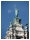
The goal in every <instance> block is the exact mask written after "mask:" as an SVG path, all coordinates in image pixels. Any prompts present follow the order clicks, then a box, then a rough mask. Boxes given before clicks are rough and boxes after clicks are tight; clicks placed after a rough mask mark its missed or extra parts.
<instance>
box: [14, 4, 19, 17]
mask: <svg viewBox="0 0 30 40" xmlns="http://www.w3.org/2000/svg"><path fill="white" fill-rule="evenodd" d="M14 10H15V16H16V17H18V14H19V10H18V8H16V5H15V4H14Z"/></svg>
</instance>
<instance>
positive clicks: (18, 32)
mask: <svg viewBox="0 0 30 40" xmlns="http://www.w3.org/2000/svg"><path fill="white" fill-rule="evenodd" d="M17 11H19V10H16V12H15V13H17V14H16V17H15V18H14V19H13V22H11V23H10V26H9V28H8V31H7V32H6V34H7V35H6V36H5V38H6V39H27V35H28V34H27V33H28V29H27V27H28V26H26V27H25V28H26V29H25V30H24V26H23V24H21V19H20V18H19V17H18V12H17Z"/></svg>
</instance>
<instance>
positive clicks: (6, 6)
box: [1, 1, 29, 39]
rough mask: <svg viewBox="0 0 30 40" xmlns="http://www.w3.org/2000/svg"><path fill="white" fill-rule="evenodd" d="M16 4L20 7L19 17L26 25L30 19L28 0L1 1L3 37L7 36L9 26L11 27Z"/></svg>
mask: <svg viewBox="0 0 30 40" xmlns="http://www.w3.org/2000/svg"><path fill="white" fill-rule="evenodd" d="M14 4H16V7H17V8H18V9H19V18H21V20H22V21H21V23H22V24H23V25H25V24H26V23H28V21H29V2H28V1H18V2H17V1H15V2H11V1H2V2H1V38H2V39H4V37H5V36H6V31H7V28H9V25H10V22H12V21H13V18H15V12H14V7H13V6H14Z"/></svg>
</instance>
